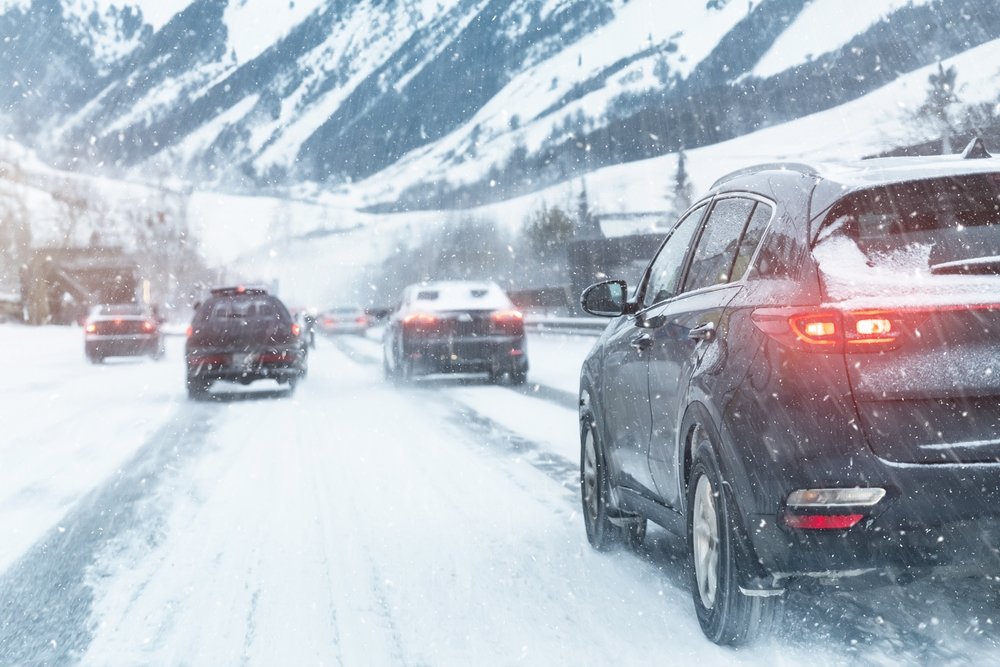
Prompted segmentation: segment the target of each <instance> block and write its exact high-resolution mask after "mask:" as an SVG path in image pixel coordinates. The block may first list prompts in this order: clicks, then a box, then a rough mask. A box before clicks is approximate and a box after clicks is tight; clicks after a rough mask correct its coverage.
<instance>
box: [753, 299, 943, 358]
mask: <svg viewBox="0 0 1000 667" xmlns="http://www.w3.org/2000/svg"><path fill="white" fill-rule="evenodd" d="M927 315H928V311H906V310H899V311H891V310H863V311H838V310H824V311H808V310H807V311H802V310H799V309H797V308H758V309H757V310H755V311H754V312H753V315H752V319H753V322H754V325H756V327H757V328H758V329H760V330H761V331H763V332H764V333H766V334H767V335H769V336H771V337H772V338H774V339H775V340H777V341H778V342H780V343H782V344H784V345H786V346H788V347H792V348H795V349H799V350H804V351H813V352H845V351H847V352H864V351H868V352H883V351H886V350H892V349H895V348H896V347H898V345H899V343H900V342H901V339H902V338H903V337H904V335H905V334H906V332H907V331H909V330H910V329H912V328H914V327H915V325H916V324H917V322H918V321H921V320H923V319H924V318H926V316H927Z"/></svg>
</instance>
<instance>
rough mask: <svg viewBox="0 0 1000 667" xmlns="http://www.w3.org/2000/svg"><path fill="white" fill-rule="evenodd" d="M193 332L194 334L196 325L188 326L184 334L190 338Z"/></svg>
mask: <svg viewBox="0 0 1000 667" xmlns="http://www.w3.org/2000/svg"><path fill="white" fill-rule="evenodd" d="M192 334H194V327H188V328H187V331H185V332H184V335H185V336H187V337H188V338H190V337H191V336H192Z"/></svg>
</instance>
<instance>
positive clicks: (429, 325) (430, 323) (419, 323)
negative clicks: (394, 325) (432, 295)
mask: <svg viewBox="0 0 1000 667" xmlns="http://www.w3.org/2000/svg"><path fill="white" fill-rule="evenodd" d="M440 322H441V320H440V318H439V317H438V316H437V315H433V314H431V313H410V314H409V315H407V316H406V317H404V318H403V326H404V327H406V328H407V329H415V330H418V331H429V330H432V329H435V328H437V326H438V325H439V324H440Z"/></svg>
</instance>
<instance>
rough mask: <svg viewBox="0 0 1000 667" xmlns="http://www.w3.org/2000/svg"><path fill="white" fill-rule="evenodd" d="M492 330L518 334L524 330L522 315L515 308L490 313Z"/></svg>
mask: <svg viewBox="0 0 1000 667" xmlns="http://www.w3.org/2000/svg"><path fill="white" fill-rule="evenodd" d="M490 323H491V324H492V325H493V330H494V331H500V332H503V333H510V334H519V333H522V332H523V331H524V315H523V314H521V312H520V311H517V310H498V311H496V312H495V313H493V314H492V315H490Z"/></svg>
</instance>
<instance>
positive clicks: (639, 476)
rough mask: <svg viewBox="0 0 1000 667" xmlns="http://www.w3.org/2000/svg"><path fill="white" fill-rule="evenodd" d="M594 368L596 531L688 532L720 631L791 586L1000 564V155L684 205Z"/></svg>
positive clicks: (852, 170)
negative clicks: (653, 526) (650, 526)
mask: <svg viewBox="0 0 1000 667" xmlns="http://www.w3.org/2000/svg"><path fill="white" fill-rule="evenodd" d="M628 295H629V292H628V290H627V286H626V285H625V284H624V282H619V281H609V282H605V283H601V284H598V285H595V286H593V287H591V288H590V289H589V290H588V291H586V292H585V293H584V297H583V305H584V308H585V309H586V310H588V311H590V312H591V313H593V314H597V315H604V316H608V317H612V318H614V319H613V320H612V322H611V324H610V325H609V327H608V329H607V330H606V331H605V332H604V334H603V336H602V338H601V339H600V341H599V342H598V344H597V345H596V346H595V348H594V350H593V351H592V352H591V354H590V356H589V357H588V359H587V360H586V362H585V364H584V367H583V371H582V376H581V382H580V406H581V407H580V429H581V430H580V434H581V488H582V500H583V511H584V512H583V514H584V518H585V525H586V531H587V536H588V538H589V540H590V542H591V543H592V544H593V546H594V547H596V548H606V547H608V546H610V545H612V544H615V543H621V542H625V543H629V544H632V545H635V544H638V543H640V542H641V541H642V539H643V536H644V534H645V529H646V521H647V520H652V521H655V522H656V523H659V524H661V525H663V526H665V527H667V528H668V529H669V530H672V531H675V532H676V533H678V534H679V535H683V536H686V538H687V545H688V550H689V558H690V561H691V572H692V574H693V577H692V586H691V588H692V591H693V598H694V605H695V609H696V611H697V616H698V620H699V621H700V623H701V626H702V629H703V630H704V632H705V634H706V635H707V636H708V637H709V638H710V639H711V640H712V641H715V642H717V643H721V644H739V643H743V642H746V641H748V640H750V639H751V638H752V637H753V636H754V635H755V634H757V633H758V632H760V631H761V630H763V629H765V628H766V627H767V625H768V623H769V622H770V621H771V620H772V619H773V618H774V617H775V613H776V611H777V610H778V608H779V604H780V599H781V597H782V595H783V594H784V592H785V591H786V590H787V589H789V588H792V587H797V588H802V589H808V588H810V587H813V586H817V585H822V584H831V585H836V586H844V585H847V584H848V583H852V582H853V583H855V584H857V585H870V584H873V583H880V582H883V583H889V582H893V583H897V584H898V583H903V582H906V581H912V580H913V579H915V578H918V577H923V576H927V575H929V574H932V573H934V574H938V575H943V574H973V575H978V576H986V577H995V576H997V575H998V574H1000V551H998V548H1000V367H998V364H1000V161H998V160H996V159H991V158H990V157H989V155H988V154H987V153H986V152H985V151H984V150H983V149H982V146H981V145H980V144H978V143H974V144H972V145H970V147H969V148H968V149H967V150H966V152H965V153H963V154H962V155H960V156H946V157H940V158H889V159H881V160H869V161H861V162H858V163H853V164H844V165H837V166H833V167H829V166H816V167H811V166H805V165H801V164H784V165H762V166H759V167H755V168H751V169H747V170H743V171H741V172H737V173H734V174H731V175H729V176H727V177H724V178H723V179H721V180H720V181H718V182H717V183H716V184H715V186H713V188H712V190H711V191H710V192H709V193H708V194H707V195H705V196H704V197H703V198H702V199H700V200H699V201H698V202H697V203H696V204H695V205H694V206H693V207H692V208H691V209H690V210H689V211H687V212H686V213H685V214H684V215H683V216H682V217H681V219H680V221H679V222H677V223H676V224H675V225H674V226H673V228H672V230H671V232H670V233H669V235H668V236H667V238H666V240H665V241H664V243H663V245H662V246H661V248H660V250H659V251H658V253H657V255H656V256H655V258H654V259H653V261H652V263H651V264H650V265H649V267H648V268H647V269H646V272H645V274H644V276H643V278H642V279H641V281H640V283H639V285H638V288H637V290H636V291H635V292H634V296H633V297H632V298H629V296H628Z"/></svg>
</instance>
